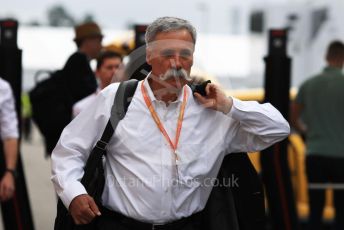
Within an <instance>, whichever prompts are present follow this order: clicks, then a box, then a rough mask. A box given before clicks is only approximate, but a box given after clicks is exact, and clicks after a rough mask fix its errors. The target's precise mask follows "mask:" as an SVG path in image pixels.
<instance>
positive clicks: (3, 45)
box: [0, 19, 34, 230]
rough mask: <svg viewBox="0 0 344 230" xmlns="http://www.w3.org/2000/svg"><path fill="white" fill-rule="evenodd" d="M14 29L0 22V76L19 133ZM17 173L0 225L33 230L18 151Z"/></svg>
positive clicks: (0, 161) (18, 54)
mask: <svg viewBox="0 0 344 230" xmlns="http://www.w3.org/2000/svg"><path fill="white" fill-rule="evenodd" d="M17 29H18V22H17V21H15V20H10V19H9V20H1V21H0V34H1V40H0V76H1V77H2V78H3V79H5V80H6V81H8V82H9V84H10V85H11V87H12V91H13V94H14V97H15V103H16V104H15V106H16V112H17V117H18V124H19V130H21V122H20V121H21V119H20V117H21V87H22V63H21V61H22V51H21V50H20V49H18V47H17ZM18 151H19V150H18ZM0 169H1V175H3V172H4V169H5V160H4V153H3V148H2V146H0ZM17 171H18V177H17V178H16V190H15V193H14V196H13V198H12V199H10V200H9V201H7V202H3V203H1V209H2V216H3V224H4V227H5V229H6V230H33V229H34V227H33V221H32V215H31V208H30V202H29V197H28V193H27V189H26V188H27V187H26V182H25V175H24V170H23V165H22V160H21V157H20V152H19V153H18V161H17Z"/></svg>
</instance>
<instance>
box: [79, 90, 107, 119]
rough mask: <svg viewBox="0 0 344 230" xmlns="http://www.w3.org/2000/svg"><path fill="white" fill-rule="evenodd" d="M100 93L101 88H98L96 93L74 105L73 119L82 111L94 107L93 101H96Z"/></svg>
mask: <svg viewBox="0 0 344 230" xmlns="http://www.w3.org/2000/svg"><path fill="white" fill-rule="evenodd" d="M99 92H100V88H98V89H97V91H96V92H94V93H92V94H90V95H88V96H87V97H85V98H83V99H81V100H80V101H77V102H76V103H75V104H74V105H73V118H74V117H76V116H77V115H78V114H79V113H80V112H81V111H82V110H84V109H85V108H87V107H88V106H90V105H92V103H93V101H94V100H96V98H97V95H98V93H99Z"/></svg>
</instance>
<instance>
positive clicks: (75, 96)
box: [62, 22, 103, 103]
mask: <svg viewBox="0 0 344 230" xmlns="http://www.w3.org/2000/svg"><path fill="white" fill-rule="evenodd" d="M74 29H75V38H74V41H75V44H76V46H77V48H78V50H77V51H76V52H75V53H73V54H72V55H71V56H70V57H69V58H68V60H67V62H66V64H65V66H64V67H63V70H62V71H63V75H64V76H65V77H66V78H67V79H68V84H67V85H66V87H67V88H68V89H69V92H70V93H71V100H72V102H73V103H75V102H77V101H79V100H81V99H82V98H84V97H86V96H88V95H90V94H92V93H94V92H95V91H96V89H97V82H96V77H95V75H94V72H93V71H92V69H91V66H90V61H91V60H92V59H95V58H97V57H98V55H99V54H100V51H101V49H102V39H103V35H102V33H101V30H100V28H99V26H98V25H97V24H96V23H94V22H88V23H84V24H81V25H78V26H76V27H75V28H74Z"/></svg>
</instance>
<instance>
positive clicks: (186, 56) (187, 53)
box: [180, 50, 191, 58]
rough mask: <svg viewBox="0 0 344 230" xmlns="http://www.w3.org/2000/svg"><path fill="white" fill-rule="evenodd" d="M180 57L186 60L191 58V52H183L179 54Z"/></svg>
mask: <svg viewBox="0 0 344 230" xmlns="http://www.w3.org/2000/svg"><path fill="white" fill-rule="evenodd" d="M180 56H182V57H184V58H188V57H190V56H191V52H190V51H189V50H183V51H181V52H180Z"/></svg>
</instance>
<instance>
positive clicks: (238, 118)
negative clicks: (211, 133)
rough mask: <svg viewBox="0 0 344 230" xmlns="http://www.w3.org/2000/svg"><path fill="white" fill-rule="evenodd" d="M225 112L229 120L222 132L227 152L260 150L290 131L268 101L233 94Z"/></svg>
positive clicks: (285, 135) (279, 139) (280, 115)
mask: <svg viewBox="0 0 344 230" xmlns="http://www.w3.org/2000/svg"><path fill="white" fill-rule="evenodd" d="M227 116H228V117H230V118H231V121H232V123H231V126H230V128H229V129H228V132H227V136H226V146H227V148H228V149H227V152H228V153H230V152H255V151H261V150H263V149H265V148H267V147H269V146H271V145H272V144H274V143H276V142H278V141H281V140H283V139H284V138H286V137H287V136H288V135H289V133H290V127H289V124H288V122H287V121H286V120H285V119H284V117H283V116H282V114H281V113H280V112H279V111H278V110H277V109H276V108H275V107H273V106H272V105H271V104H270V103H265V104H259V103H258V102H255V101H241V100H239V99H236V98H233V106H232V108H231V110H230V112H229V113H228V114H227Z"/></svg>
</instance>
